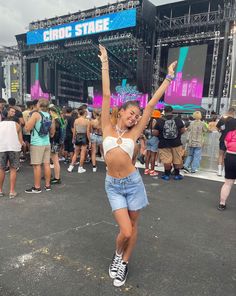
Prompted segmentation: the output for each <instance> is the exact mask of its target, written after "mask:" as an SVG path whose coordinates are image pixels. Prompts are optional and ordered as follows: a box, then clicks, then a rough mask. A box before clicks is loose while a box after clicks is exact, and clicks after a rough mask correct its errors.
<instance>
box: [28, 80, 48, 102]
mask: <svg viewBox="0 0 236 296" xmlns="http://www.w3.org/2000/svg"><path fill="white" fill-rule="evenodd" d="M30 94H31V100H38V99H49V94H48V93H44V92H43V91H42V89H41V86H40V84H39V80H35V82H34V84H33V85H31V88H30Z"/></svg>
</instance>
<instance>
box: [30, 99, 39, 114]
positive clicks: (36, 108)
mask: <svg viewBox="0 0 236 296" xmlns="http://www.w3.org/2000/svg"><path fill="white" fill-rule="evenodd" d="M38 101H39V100H33V101H32V105H33V108H32V111H31V112H30V116H31V115H32V114H33V113H34V112H38Z"/></svg>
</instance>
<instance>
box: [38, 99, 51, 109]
mask: <svg viewBox="0 0 236 296" xmlns="http://www.w3.org/2000/svg"><path fill="white" fill-rule="evenodd" d="M38 104H39V107H40V108H41V109H42V110H43V111H48V108H49V101H48V100H47V99H39V101H38Z"/></svg>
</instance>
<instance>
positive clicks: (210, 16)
mask: <svg viewBox="0 0 236 296" xmlns="http://www.w3.org/2000/svg"><path fill="white" fill-rule="evenodd" d="M223 20H224V17H223V14H222V12H219V11H212V12H205V13H198V14H192V15H184V16H180V17H175V18H168V19H164V20H159V25H158V30H159V31H169V30H175V29H181V28H189V27H196V26H198V27H199V26H203V25H216V24H220V23H221V22H222V21H223Z"/></svg>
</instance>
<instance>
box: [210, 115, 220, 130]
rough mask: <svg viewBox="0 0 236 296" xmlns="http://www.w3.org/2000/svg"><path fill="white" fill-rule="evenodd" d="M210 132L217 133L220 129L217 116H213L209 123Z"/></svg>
mask: <svg viewBox="0 0 236 296" xmlns="http://www.w3.org/2000/svg"><path fill="white" fill-rule="evenodd" d="M208 130H209V132H212V133H213V132H217V131H218V128H217V115H215V114H214V115H212V117H211V118H210V120H209V123H208Z"/></svg>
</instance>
